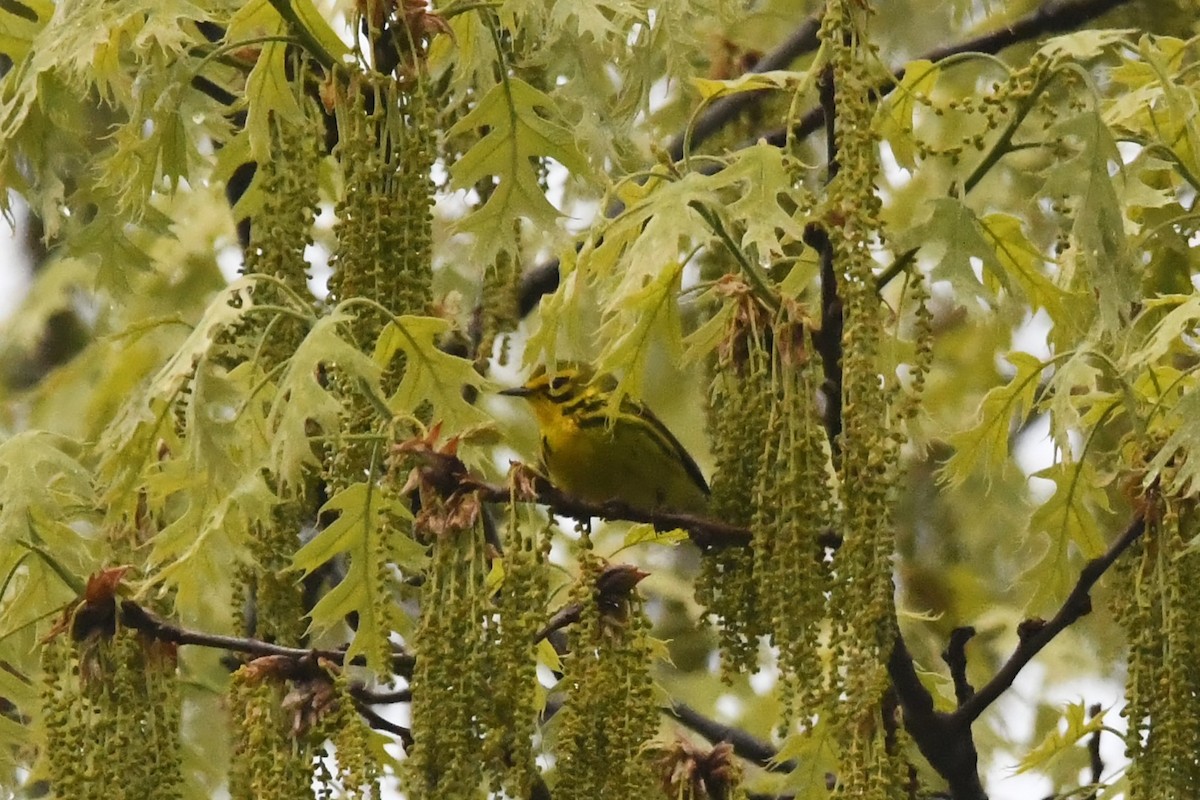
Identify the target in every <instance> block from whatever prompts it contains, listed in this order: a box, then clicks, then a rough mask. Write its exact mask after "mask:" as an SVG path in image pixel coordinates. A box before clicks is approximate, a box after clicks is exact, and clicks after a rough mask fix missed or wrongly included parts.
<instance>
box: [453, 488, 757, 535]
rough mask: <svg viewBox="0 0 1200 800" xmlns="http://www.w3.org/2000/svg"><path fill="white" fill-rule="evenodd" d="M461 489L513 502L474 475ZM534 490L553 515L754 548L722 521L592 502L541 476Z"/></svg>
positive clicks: (534, 497)
mask: <svg viewBox="0 0 1200 800" xmlns="http://www.w3.org/2000/svg"><path fill="white" fill-rule="evenodd" d="M461 486H462V488H463V489H465V490H467V491H470V492H476V493H477V494H478V495H479V497H480V499H481V500H483V501H485V502H488V503H507V502H509V501H510V500H511V499H512V493H511V490H510V489H509V487H507V486H502V485H499V484H493V483H487V482H486V481H482V480H479V479H477V478H474V477H471V476H467V477H465V478H463V479H462V481H461ZM532 489H533V494H532V495H530V496H529V497H527V498H524V499H527V500H530V501H532V502H535V503H539V504H541V505H544V506H547V507H548V508H549V509H550V511H551V512H553V513H555V514H561V515H562V516H564V517H575V518H591V517H599V518H600V519H607V520H625V521H628V522H646V523H650V524H652V525H653V526H654V527H655V528H657V529H659V530H673V529H675V528H681V529H683V530H686V531H687V532H688V536H689V537H690V538H691V540H692V541H693V542H695V543H696V544H697V545H698V546H700V547H703V548H714V547H731V546H734V547H739V546H740V547H748V546H749V545H750V538H751V535H750V531H749V530H748V529H746V528H742V527H739V526H737V525H730V524H729V523H727V522H722V521H721V520H717V519H711V518H709V517H701V516H697V515H695V514H679V513H675V512H672V511H646V510H644V509H640V508H634V507H633V506H630V505H628V504H627V503H623V502H620V501H618V500H610V501H608V502H606V503H590V502H587V501H585V500H580V499H579V498H578V497H575V496H573V495H570V494H567V493H566V492H564V491H562V490H561V489H559V488H558V487H556V486H554V485H553V484H552V483H550V481H548V480H546V479H545V478H544V477H542V476H541V475H535V476H534V479H533V484H532Z"/></svg>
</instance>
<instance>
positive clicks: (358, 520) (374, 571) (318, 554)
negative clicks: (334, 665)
mask: <svg viewBox="0 0 1200 800" xmlns="http://www.w3.org/2000/svg"><path fill="white" fill-rule="evenodd" d="M335 511H336V512H339V513H338V517H337V519H336V520H334V521H333V523H331V524H330V525H329V527H327V528H325V530H323V531H321V532H320V533H318V534H317V535H316V536H315V537H314V538H313V540H312V541H310V542H309V543H308V544H306V545H305V546H304V547H302V548H300V550H299V551H298V552H297V553H296V555H295V557H294V558H293V559H292V565H293V566H294V567H295V568H296V569H299V570H301V571H303V572H304V574H306V575H307V574H309V573H311V572H312V571H313V570H315V569H317V568H319V567H320V566H321V565H323V564H325V563H327V562H328V561H329V560H330V559H332V558H334V557H336V556H338V555H340V554H342V553H345V554H347V555H348V556H349V565H348V568H347V571H346V575H345V577H344V578H342V580H341V582H340V583H338V585H337V586H334V587H333V588H332V589H330V590H329V592H328V593H326V594H325V596H324V597H322V598H321V599H320V600H319V601H318V602H317V604H316V605H315V606H314V607H313V610H312V612H311V613H310V614H309V618H310V619H311V620H312V624H311V626H310V627H311V629H312V630H314V631H327V630H330V629H332V628H334V627H335V626H338V625H341V624H342V623H343V622H344V621H345V618H346V616H347V615H348V614H357V615H358V630H357V632H356V634H355V636H354V640H353V641H352V642H351V643H350V647H349V651H348V652H347V654H346V655H347V658H354V657H355V656H357V655H366V656H367V658H368V660H369V659H371V658H372V657H373V656H374V655H375V654H377V653H380V652H383V650H384V649H385V647H386V636H387V634H388V621H387V620H386V619H385V618H384V616H381V613H380V612H381V609H384V608H386V607H388V606H390V605H391V604H392V603H393V602H394V601H393V599H392V596H391V593H390V591H389V587H387V586H386V585H380V582H379V581H378V580H377V576H379V575H381V574H385V573H386V572H387V571H388V570H389V569H390V566H389V565H388V564H387V563H384V561H383V559H384V558H385V556H384V554H385V553H387V552H390V551H391V550H392V547H393V546H392V545H391V544H386V543H385V542H383V541H382V539H383V537H385V536H389V537H403V536H404V534H402V533H401V532H400V531H398V530H396V529H394V528H391V527H389V523H390V522H391V521H392V520H396V519H403V520H409V519H412V514H411V513H410V512H409V510H408V507H407V506H406V505H405V504H404V503H402V502H399V501H397V500H396V499H394V498H389V497H387V496H385V495H384V494H383V493H382V492H381V491H380V490H379V487H377V486H374V485H372V484H370V483H366V482H361V483H355V484H352V485H350V486H348V487H346V488H345V489H343V490H342V491H340V492H338V493H337V494H335V495H334V496H333V497H331V498H330V499H329V502H327V503H326V504H325V505H324V506H323V507H322V509H321V512H322V513H329V512H335ZM405 538H407V537H405ZM407 549H408V551H409V554H410V556H413V555H415V553H416V551H417V548H415V547H410V548H407ZM403 566H405V567H409V568H415V567H419V566H420V564H419V563H418V561H417V559H415V558H412V559H410V563H406V564H404V565H403ZM381 591H384V592H387V593H386V594H380V592H381ZM368 666H369V667H375V668H379V667H382V666H383V665H379V664H371V663H368ZM385 671H386V670H385Z"/></svg>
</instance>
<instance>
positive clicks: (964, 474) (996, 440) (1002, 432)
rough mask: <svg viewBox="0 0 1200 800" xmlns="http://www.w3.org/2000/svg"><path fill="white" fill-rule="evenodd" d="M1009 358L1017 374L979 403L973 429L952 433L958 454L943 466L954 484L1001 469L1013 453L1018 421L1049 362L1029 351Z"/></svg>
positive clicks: (953, 443)
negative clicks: (1012, 438)
mask: <svg viewBox="0 0 1200 800" xmlns="http://www.w3.org/2000/svg"><path fill="white" fill-rule="evenodd" d="M1005 358H1006V359H1007V360H1008V362H1009V363H1010V364H1012V365H1013V367H1014V368H1015V369H1016V374H1015V375H1013V377H1012V379H1011V380H1010V381H1009V382H1008V383H1007V384H1006V385H1004V386H997V387H996V388H994V389H992V390H991V391H990V392H988V393H987V395H986V396H985V397H984V398H983V402H982V403H980V405H979V421H978V422H977V423H976V424H975V426H974V427H973V428H971V429H969V430H966V431H962V432H960V433H956V434H953V435H951V436H950V437H949V438H950V444H951V445H952V446H953V447H954V455H952V456H951V457H950V460H949V461H947V462H946V464H945V466H944V467H943V468H942V475H943V477H944V478H945V479H946V480H948V481H949V482H950V485H952V486H960V485H962V483H963V482H964V481H966V479H967V478H968V477H970V476H971V475H972V473H974V472H975V471H976V470H979V469H982V470H983V472H984V474H985V475H987V474H992V473H996V472H998V471H999V470H1000V469H1002V468H1003V467H1004V464H1005V462H1006V461H1007V460H1008V456H1009V437H1010V436H1011V431H1012V425H1013V422H1014V420H1015V421H1018V422H1019V421H1022V420H1024V419H1025V417H1026V415H1028V414H1029V411H1030V410H1031V409H1032V408H1033V401H1034V396H1035V395H1036V393H1037V388H1038V382H1039V381H1040V379H1041V375H1042V370H1043V368H1044V367H1045V365H1044V364H1043V363H1042V362H1041V361H1040V360H1039V359H1037V358H1035V357H1033V356H1031V355H1029V354H1028V353H1021V352H1016V351H1014V352H1011V353H1009V354H1008V355H1007V356H1005Z"/></svg>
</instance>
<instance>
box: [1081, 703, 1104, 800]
mask: <svg viewBox="0 0 1200 800" xmlns="http://www.w3.org/2000/svg"><path fill="white" fill-rule="evenodd" d="M1102 711H1104V706H1102V705H1100V704H1099V703H1093V704H1092V705H1091V706H1089V707H1088V717H1090V718H1092V719H1095V718H1096V717H1098V716H1100V713H1101V712H1102ZM1103 733H1104V729H1103V728H1097V729H1096V730H1094V731H1092V735H1091V736H1090V737H1088V762H1089V764H1090V766H1091V770H1092V786H1095V787H1098V786H1100V778H1101V777H1102V776H1103V775H1104V759H1103V758H1101V757H1100V735H1101V734H1103ZM1096 794H1097V792H1096V789H1092V791H1091V792H1089V793H1088V794H1087V795H1086V796H1085V797H1084V800H1096Z"/></svg>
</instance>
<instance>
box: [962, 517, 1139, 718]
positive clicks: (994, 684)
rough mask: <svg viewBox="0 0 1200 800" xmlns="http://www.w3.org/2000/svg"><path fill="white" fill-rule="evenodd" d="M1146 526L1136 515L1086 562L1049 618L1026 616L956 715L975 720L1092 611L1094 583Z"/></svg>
mask: <svg viewBox="0 0 1200 800" xmlns="http://www.w3.org/2000/svg"><path fill="white" fill-rule="evenodd" d="M1145 530H1146V520H1145V519H1144V518H1143V517H1141V516H1138V517H1135V518H1134V520H1133V522H1131V523H1130V524H1129V527H1128V528H1126V529H1125V532H1124V533H1122V534H1121V535H1120V536H1119V537H1118V538H1117V540H1116V541H1114V542H1113V543H1112V545H1111V546H1109V548H1108V550H1107V551H1106V552H1105V553H1104V555H1102V556H1100V557H1099V558H1093V559H1092V560H1091V561H1089V562H1088V563H1087V564H1085V565H1084V567H1083V569H1082V570H1081V571H1080V573H1079V580H1078V581H1077V582H1076V583H1075V586H1074V588H1073V589H1071V593H1070V594H1069V595H1067V599H1066V600H1064V601H1063V604H1062V606H1060V607H1059V609H1058V612H1057V613H1056V614H1055V615H1054V616H1053V617H1052V618H1051V619H1050V621H1049V622H1044V621H1042V620H1026V621H1025V622H1024V623H1022V625H1021V628H1020V629H1019V630H1018V635H1019V637H1020V641H1019V642H1018V644H1017V647H1016V649H1015V650H1013V653H1012V655H1011V656H1009V658H1008V661H1006V662H1005V663H1004V665H1003V666H1002V667H1000V669H999V670H998V671H997V672H996V674H995V675H994V676H993V677H992V679H991V680H990V681H988V682H987V683H986V684H984V685H983V686H982V687H980V688H979V691H977V692H976V693H975V696H974V697H972V698H970V699H969V700H968V701H967V702H965V703H963V704H962V705H961V706H959V707H958V709H957V710H956V711H955V712H954V717H955V718H956V719H958V720H961V721H964V722H966V723H968V724H969V723H971V722H974V721H975V720H976V719H977V718H978V717H979V715H980V714H982V713H983V712H984V711H985V710H986V709H987V707H988V706H990V705H991V704H992V703H994V702H996V699H997V698H999V697H1000V695H1002V694H1003V693H1004V692H1005V691H1006V690H1007V689H1008V687H1009V686H1011V685H1012V682H1013V681H1014V680H1016V677H1017V675H1018V674H1020V672H1021V670H1022V669H1024V668H1025V665H1026V664H1028V663H1029V662H1030V661H1031V660H1033V657H1034V656H1036V655H1037V654H1038V653H1040V652H1041V651H1042V648H1044V647H1045V646H1046V645H1048V644H1050V642H1052V641H1054V637H1056V636H1058V634H1060V633H1062V632H1063V631H1064V630H1066V629H1067V627H1068V626H1069V625H1071V624H1072V623H1073V622H1075V621H1076V620H1078V619H1079V618H1080V617H1083V616H1085V615H1087V614H1088V613H1090V612H1091V610H1092V598H1091V590H1092V587H1093V586H1095V585H1096V581H1098V580H1100V576H1101V575H1103V574H1104V573H1105V572H1107V571H1108V569H1109V567H1111V566H1112V565H1113V564H1114V563H1115V562H1116V560H1117V559H1118V558H1119V557H1120V555H1121V554H1122V553H1124V552H1125V551H1126V550H1127V549H1129V547H1130V545H1132V544H1133V543H1134V542H1136V541H1137V539H1138V537H1140V536H1141V535H1142V533H1143V532H1144V531H1145Z"/></svg>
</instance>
